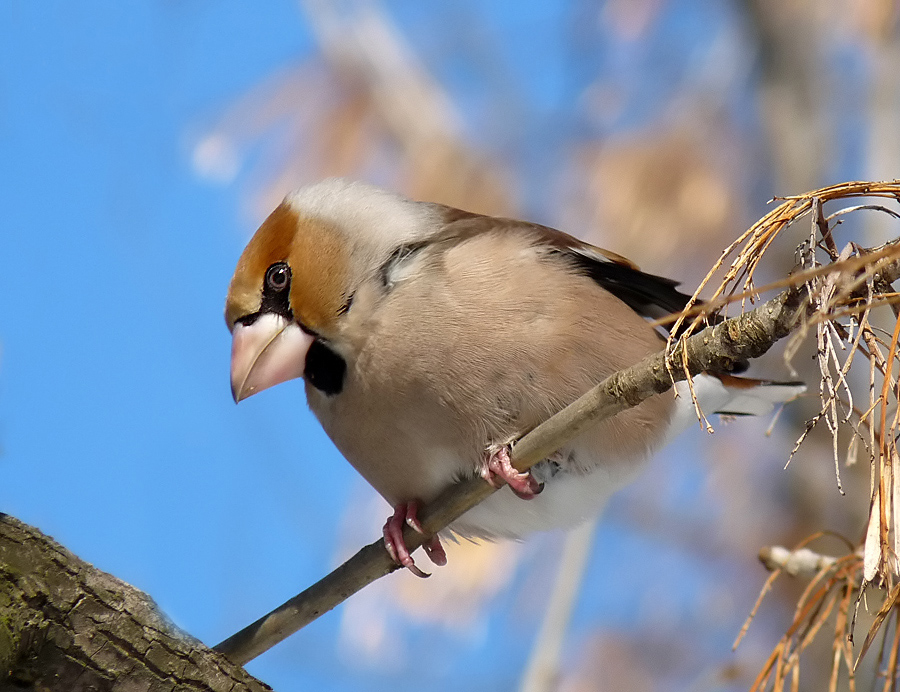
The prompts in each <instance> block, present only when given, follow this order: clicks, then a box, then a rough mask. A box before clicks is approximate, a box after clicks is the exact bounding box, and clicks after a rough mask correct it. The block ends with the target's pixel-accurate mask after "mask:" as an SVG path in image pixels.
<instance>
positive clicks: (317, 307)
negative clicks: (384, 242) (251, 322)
mask: <svg viewBox="0 0 900 692" xmlns="http://www.w3.org/2000/svg"><path fill="white" fill-rule="evenodd" d="M279 262H284V263H286V264H287V265H288V267H289V268H290V273H291V287H290V295H289V301H288V302H289V307H290V309H291V311H292V313H293V316H294V319H295V320H296V321H298V322H299V323H300V324H302V325H303V326H304V327H306V328H308V329H310V330H312V331H314V332H328V331H329V328H330V327H332V326H333V324H334V320H335V319H336V318H337V317H338V316H339V314H340V312H341V307H342V306H343V305H344V303H345V302H346V300H347V296H346V295H345V294H346V291H347V285H348V269H349V264H348V254H347V245H346V244H345V243H344V242H343V241H342V238H341V235H340V233H338V232H337V231H336V230H335V229H334V228H333V227H331V226H330V225H329V224H328V223H327V222H326V221H324V220H321V219H317V218H311V217H304V216H301V214H300V213H298V211H297V210H295V209H294V208H293V207H292V206H291V205H290V204H289V203H288V202H283V203H282V204H281V205H279V206H278V208H277V209H275V211H273V212H272V213H271V214H270V215H269V217H268V218H267V219H266V220H265V221H264V222H263V224H262V226H260V228H259V230H258V231H257V232H256V234H255V235H254V236H253V238H252V239H251V240H250V243H249V244H248V245H247V247H246V248H245V249H244V252H243V254H242V255H241V258H240V260H239V261H238V265H237V269H236V270H235V273H234V277H233V278H232V280H231V286H230V287H229V290H228V299H227V301H226V304H225V320H226V322H227V323H228V326H229V328H232V327H233V326H234V323H235V322H236V321H237V320H239V319H241V318H242V317H246V316H247V315H251V314H253V313H255V312H257V311H259V310H260V308H261V305H262V295H263V284H264V281H265V277H266V272H267V271H268V269H269V267H271V266H272V265H274V264H277V263H279Z"/></svg>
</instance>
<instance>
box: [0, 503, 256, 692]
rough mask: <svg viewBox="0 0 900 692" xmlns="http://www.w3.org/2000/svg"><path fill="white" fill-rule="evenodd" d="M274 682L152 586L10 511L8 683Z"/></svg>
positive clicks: (2, 612) (100, 688)
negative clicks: (213, 640)
mask: <svg viewBox="0 0 900 692" xmlns="http://www.w3.org/2000/svg"><path fill="white" fill-rule="evenodd" d="M269 689H271V688H269V687H268V686H267V685H264V684H263V683H261V682H259V681H258V680H256V679H255V678H252V677H251V676H250V675H248V674H247V673H246V672H245V671H244V669H243V668H241V667H240V666H238V665H236V664H234V663H232V662H231V661H229V660H228V659H227V658H225V657H224V656H223V655H221V654H218V653H216V652H215V651H213V650H212V649H209V648H207V647H206V646H204V645H203V644H201V643H200V642H199V641H197V640H195V639H193V638H192V637H190V636H189V635H187V634H185V633H184V632H181V631H179V630H178V629H177V628H176V627H175V626H174V625H173V624H171V623H170V622H168V621H167V620H166V619H165V617H164V616H163V615H161V614H160V612H159V610H158V609H157V607H156V605H155V604H154V603H153V601H152V600H151V599H150V598H149V597H148V596H147V595H145V594H144V593H142V592H140V591H138V590H137V589H135V588H134V587H131V586H129V585H128V584H126V583H124V582H122V581H120V580H119V579H116V578H115V577H113V576H111V575H109V574H106V573H105V572H101V571H100V570H98V569H96V568H95V567H93V566H92V565H90V564H88V563H87V562H84V561H83V560H80V559H79V558H77V557H76V556H74V555H73V554H72V553H70V552H69V551H67V550H66V549H65V548H63V547H62V546H60V545H59V544H58V543H56V542H55V541H54V540H53V539H52V538H49V537H48V536H45V535H43V534H42V533H40V532H39V531H37V530H36V529H33V528H31V527H29V526H26V525H25V524H23V523H21V522H20V521H18V520H17V519H14V518H13V517H10V516H8V515H6V514H2V513H0V692H12V691H13V690H16V691H17V692H21V690H42V691H43V690H60V691H63V690H64V691H65V692H80V691H87V690H90V691H92V692H105V691H107V690H115V692H131V691H132V690H134V691H137V690H140V691H141V692H162V691H169V690H198V691H205V690H210V691H212V690H215V691H221V692H225V691H231V692H243V691H247V692H250V691H256V690H269Z"/></svg>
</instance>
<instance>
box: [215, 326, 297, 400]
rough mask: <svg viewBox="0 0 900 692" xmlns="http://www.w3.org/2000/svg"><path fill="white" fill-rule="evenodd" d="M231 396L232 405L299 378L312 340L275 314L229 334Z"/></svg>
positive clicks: (236, 328) (238, 327)
mask: <svg viewBox="0 0 900 692" xmlns="http://www.w3.org/2000/svg"><path fill="white" fill-rule="evenodd" d="M231 335H232V336H231V395H232V396H233V397H234V401H235V403H237V402H239V401H241V400H243V399H246V398H247V397H248V396H251V395H253V394H256V393H257V392H261V391H262V390H264V389H268V388H269V387H274V386H275V385H276V384H280V383H282V382H286V381H287V380H292V379H294V378H295V377H302V376H303V369H304V367H305V366H306V352H307V351H308V350H309V347H310V346H311V345H312V342H313V337H312V336H311V335H309V334H307V333H306V332H304V331H303V330H302V329H300V327H299V326H298V325H297V323H296V322H290V321H288V320H286V319H285V318H283V317H281V316H279V315H275V314H265V315H260V316H259V318H258V319H257V320H256V321H255V322H254V323H253V324H250V325H243V324H240V323H237V324H236V325H234V330H233V331H232V333H231Z"/></svg>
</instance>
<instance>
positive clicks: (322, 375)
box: [303, 339, 347, 396]
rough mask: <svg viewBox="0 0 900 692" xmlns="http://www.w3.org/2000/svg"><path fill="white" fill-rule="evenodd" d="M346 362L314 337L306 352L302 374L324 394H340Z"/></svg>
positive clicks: (345, 371) (345, 372) (342, 387)
mask: <svg viewBox="0 0 900 692" xmlns="http://www.w3.org/2000/svg"><path fill="white" fill-rule="evenodd" d="M346 374H347V362H346V361H345V360H344V359H343V358H342V357H341V356H340V355H338V354H337V353H335V352H334V351H332V350H331V348H329V347H328V345H327V344H326V343H324V342H323V341H322V340H321V339H316V340H315V341H313V342H312V345H311V346H310V347H309V351H307V353H306V367H305V368H304V370H303V376H304V377H305V378H306V380H307V382H309V383H310V384H311V385H312V386H313V387H315V388H316V389H318V390H319V391H320V392H322V393H323V394H325V395H326V396H334V395H336V394H340V393H341V391H342V390H343V389H344V377H345V376H346Z"/></svg>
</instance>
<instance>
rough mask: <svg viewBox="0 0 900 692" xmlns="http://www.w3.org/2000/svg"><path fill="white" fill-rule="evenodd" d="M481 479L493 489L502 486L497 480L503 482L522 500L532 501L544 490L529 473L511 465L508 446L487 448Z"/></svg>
mask: <svg viewBox="0 0 900 692" xmlns="http://www.w3.org/2000/svg"><path fill="white" fill-rule="evenodd" d="M481 477H482V478H484V480H486V481H487V482H488V483H490V484H491V485H492V486H494V487H495V488H499V487H501V485H502V484H501V483H499V482H498V479H499V480H500V481H503V482H504V483H506V484H507V485H508V486H509V489H510V490H512V491H513V492H514V493H515V494H516V495H518V496H519V497H521V498H522V499H523V500H530V499H532V498H533V497H534V496H535V495H537V494H538V493H539V492H541V490H543V489H544V486H543V485H541V484H540V483H539V482H538V481H537V479H536V478H535V477H534V476H532V475H531V473H530V472H529V471H526V472H524V473H523V472H522V471H519V470H518V469H517V468H516V467H515V466H513V465H512V462H511V461H510V460H509V445H500V446H491V447H490V448H488V450H487V455H486V459H485V460H484V465H483V466H482V468H481Z"/></svg>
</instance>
